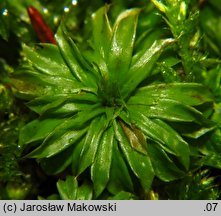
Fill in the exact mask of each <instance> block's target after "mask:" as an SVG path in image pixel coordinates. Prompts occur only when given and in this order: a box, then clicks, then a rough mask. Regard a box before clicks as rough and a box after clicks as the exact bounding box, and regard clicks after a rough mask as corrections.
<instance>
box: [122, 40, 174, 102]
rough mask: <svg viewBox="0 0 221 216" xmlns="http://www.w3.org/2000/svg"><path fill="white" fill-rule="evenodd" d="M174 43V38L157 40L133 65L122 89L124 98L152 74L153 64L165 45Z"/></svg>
mask: <svg viewBox="0 0 221 216" xmlns="http://www.w3.org/2000/svg"><path fill="white" fill-rule="evenodd" d="M173 43H174V40H173V39H165V40H159V41H155V42H154V43H153V45H152V46H151V47H150V48H149V49H148V50H146V52H145V53H144V54H143V55H142V56H141V57H140V58H139V59H137V61H136V62H135V63H134V64H133V65H131V68H130V70H129V71H128V74H127V76H126V77H127V79H126V80H124V82H123V83H124V85H123V87H122V89H121V95H122V97H123V98H127V97H128V96H129V95H130V94H131V93H132V92H133V91H134V90H135V88H136V87H137V86H138V85H139V84H140V83H141V82H142V81H143V80H144V79H145V78H147V77H148V76H149V75H150V73H151V71H152V69H153V66H154V64H155V63H156V61H157V59H158V58H159V56H160V54H161V53H162V51H163V50H164V49H165V47H167V46H169V45H171V44H173ZM126 77H125V78H126Z"/></svg>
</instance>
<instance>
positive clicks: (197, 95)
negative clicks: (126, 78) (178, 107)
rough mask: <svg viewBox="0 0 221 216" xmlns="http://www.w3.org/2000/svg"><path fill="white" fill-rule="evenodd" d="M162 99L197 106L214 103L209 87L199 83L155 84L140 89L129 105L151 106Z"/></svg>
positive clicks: (129, 101)
mask: <svg viewBox="0 0 221 216" xmlns="http://www.w3.org/2000/svg"><path fill="white" fill-rule="evenodd" d="M160 99H172V100H176V101H178V102H180V103H182V104H185V105H189V106H196V105H200V104H203V103H206V102H212V101H213V95H212V94H211V92H210V91H209V89H208V88H207V87H205V86H204V85H202V84H198V83H169V84H154V85H148V86H145V87H142V88H139V89H138V90H137V91H136V93H135V95H134V96H132V97H131V98H130V99H129V100H128V103H129V104H130V103H131V104H146V105H149V104H151V103H153V102H155V101H158V100H160Z"/></svg>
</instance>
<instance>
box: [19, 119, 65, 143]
mask: <svg viewBox="0 0 221 216" xmlns="http://www.w3.org/2000/svg"><path fill="white" fill-rule="evenodd" d="M64 121H65V120H64V119H56V118H53V119H50V118H49V119H48V118H47V119H45V118H39V119H36V120H34V121H32V122H30V123H28V124H26V125H25V126H24V127H23V128H22V129H21V131H20V134H19V146H23V145H24V144H28V143H31V142H35V141H40V140H43V139H44V138H45V137H46V136H48V134H49V133H51V132H52V131H53V130H54V129H55V128H56V127H57V126H58V125H59V124H61V123H62V122H64Z"/></svg>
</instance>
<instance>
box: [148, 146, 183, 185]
mask: <svg viewBox="0 0 221 216" xmlns="http://www.w3.org/2000/svg"><path fill="white" fill-rule="evenodd" d="M148 151H149V154H150V155H151V162H152V165H153V168H154V172H155V175H156V176H157V177H158V178H159V179H161V180H162V181H166V182H169V181H173V180H176V179H179V178H182V177H183V176H184V175H185V173H184V172H183V171H181V170H180V169H178V168H177V166H176V165H175V164H176V163H174V161H172V160H171V159H170V158H169V157H168V155H167V154H166V153H165V151H164V150H163V149H162V148H160V147H158V146H157V145H155V144H149V146H148Z"/></svg>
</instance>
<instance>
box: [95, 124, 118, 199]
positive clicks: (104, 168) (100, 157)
mask: <svg viewBox="0 0 221 216" xmlns="http://www.w3.org/2000/svg"><path fill="white" fill-rule="evenodd" d="M113 140H114V132H113V128H112V127H109V128H108V129H107V130H106V131H105V132H104V133H103V136H102V138H101V141H100V144H99V147H98V150H97V153H96V158H95V161H94V163H93V164H92V166H91V178H92V181H93V183H94V191H95V197H97V196H99V195H100V194H101V193H102V191H103V190H104V188H105V187H106V185H107V182H108V180H109V176H110V167H111V162H112V148H113Z"/></svg>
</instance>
